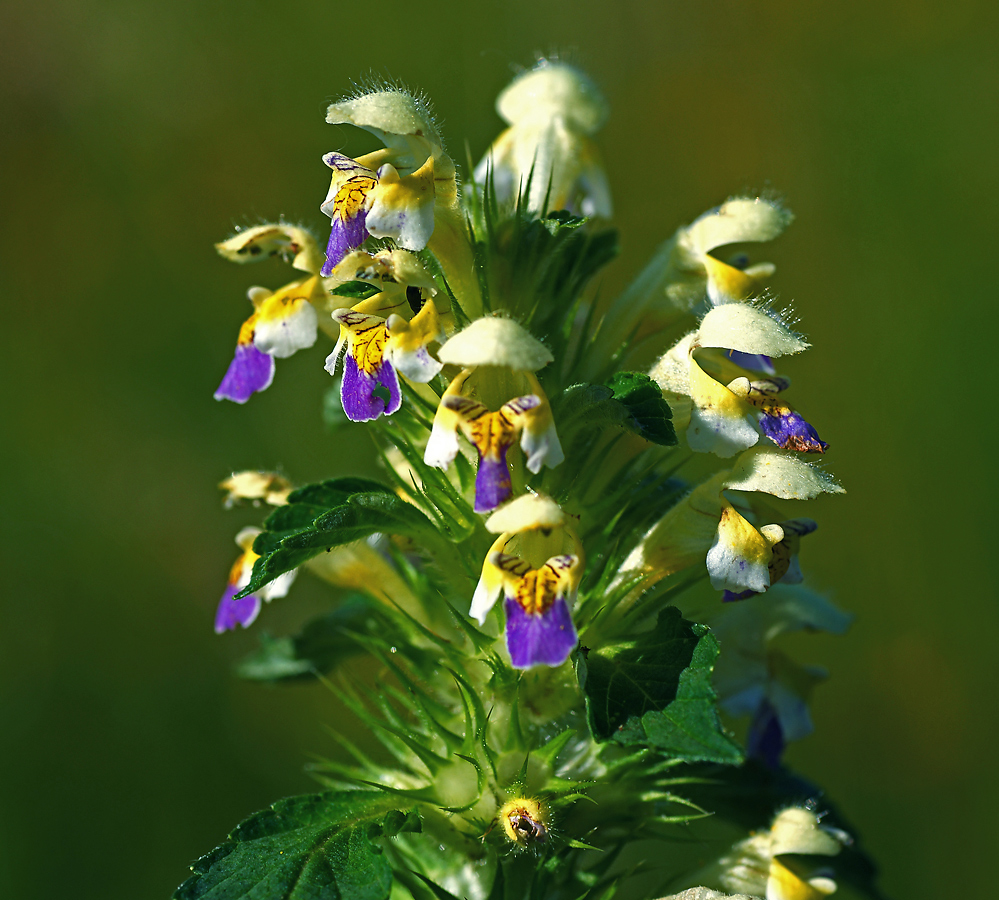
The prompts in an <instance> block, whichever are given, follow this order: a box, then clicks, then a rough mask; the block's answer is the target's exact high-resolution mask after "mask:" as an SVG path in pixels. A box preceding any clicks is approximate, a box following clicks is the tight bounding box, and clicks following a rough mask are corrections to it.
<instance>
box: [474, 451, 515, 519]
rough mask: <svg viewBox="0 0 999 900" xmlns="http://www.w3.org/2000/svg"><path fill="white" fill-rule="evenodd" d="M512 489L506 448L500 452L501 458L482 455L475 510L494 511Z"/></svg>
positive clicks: (476, 488) (482, 511)
mask: <svg viewBox="0 0 999 900" xmlns="http://www.w3.org/2000/svg"><path fill="white" fill-rule="evenodd" d="M511 491H512V488H511V485H510V469H509V467H508V466H507V462H506V448H503V450H502V451H501V452H500V456H499V459H494V458H492V457H491V456H480V457H479V470H478V472H476V474H475V511H476V512H477V513H487V512H492V511H493V510H494V509H496V507H498V506H501V505H502V504H503V503H505V502H506V500H507V499H508V498H509V496H510V493H511Z"/></svg>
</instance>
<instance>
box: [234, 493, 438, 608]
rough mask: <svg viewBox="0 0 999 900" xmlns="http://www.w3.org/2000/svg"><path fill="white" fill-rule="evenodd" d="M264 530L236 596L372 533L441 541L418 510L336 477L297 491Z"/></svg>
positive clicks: (254, 546)
mask: <svg viewBox="0 0 999 900" xmlns="http://www.w3.org/2000/svg"><path fill="white" fill-rule="evenodd" d="M355 491H360V493H355ZM264 528H265V529H266V530H265V531H263V532H262V533H261V534H259V535H257V538H256V540H255V541H254V542H253V549H254V552H256V553H259V554H260V559H258V560H257V561H256V562H255V563H254V564H253V573H252V575H251V576H250V581H249V583H248V584H247V585H246V587H244V588H243V589H242V590H241V591H240V592H239V593H238V594H237V595H236V596H237V598H238V597H245V596H247V595H248V594H252V593H253V592H254V591H257V590H259V589H260V588H262V587H263V586H264V585H265V584H267V583H268V582H270V581H273V580H274V579H275V578H277V577H278V576H279V575H281V574H283V573H284V572H289V571H291V570H292V569H295V568H297V567H298V566H300V565H302V564H303V563H306V562H308V561H309V560H310V559H312V557H314V556H318V555H319V554H320V553H323V552H325V551H327V550H331V549H332V548H333V547H339V546H341V545H343V544H349V543H350V542H351V541H358V540H361V539H362V538H366V537H368V536H369V535H372V534H377V533H385V534H400V535H405V536H407V537H412V538H414V539H416V540H418V541H422V542H424V543H430V542H435V541H437V540H439V539H440V533H439V532H438V531H437V529H436V527H435V526H434V524H433V523H432V522H431V521H430V520H429V519H428V518H427V517H426V516H425V515H424V514H423V513H422V512H420V510H419V509H417V508H416V507H415V506H413V505H412V504H411V503H407V502H406V501H405V500H403V499H401V498H400V497H397V496H396V495H395V494H393V493H392V492H391V489H389V488H387V487H385V486H384V485H382V484H379V483H378V482H374V481H368V480H367V479H366V478H334V479H331V480H330V481H324V482H322V483H320V484H313V485H308V486H307V487H304V488H300V489H299V490H297V491H293V492H292V493H291V494H290V495H289V497H288V504H287V505H286V506H281V507H278V508H277V509H276V510H275V511H274V512H273V513H271V515H270V516H269V517H268V518H267V520H266V521H265V522H264Z"/></svg>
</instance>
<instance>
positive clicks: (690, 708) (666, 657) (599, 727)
mask: <svg viewBox="0 0 999 900" xmlns="http://www.w3.org/2000/svg"><path fill="white" fill-rule="evenodd" d="M717 656H718V641H717V640H716V639H715V637H714V635H713V634H711V633H710V631H708V629H707V628H705V627H704V626H703V625H695V624H694V623H692V622H688V621H687V620H686V619H684V618H682V617H681V615H680V612H679V610H677V609H676V608H675V607H667V608H666V609H664V610H663V611H662V612H661V613H660V614H659V618H658V620H657V621H656V625H655V628H653V629H652V630H651V631H647V632H645V633H644V634H641V635H639V636H638V637H637V638H635V639H634V640H629V641H624V642H622V643H620V644H616V645H614V646H612V647H608V648H606V649H604V650H602V651H599V652H596V651H591V652H590V653H589V654H588V656H586V657H585V658H584V656H583V655H582V654H581V653H580V654H578V655H577V674H578V676H579V679H580V683H581V685H582V688H583V693H584V695H585V698H586V713H587V720H588V722H589V725H590V731H591V733H592V734H593V737H594V738H595V739H596V740H608V739H610V738H614V740H616V741H617V742H618V743H621V744H627V745H643V746H648V747H654V748H656V749H657V750H661V751H662V752H664V753H667V754H669V755H670V756H673V757H676V758H678V759H682V760H685V761H690V762H694V761H701V760H703V761H709V762H719V763H733V764H734V763H739V762H741V761H742V750H741V748H740V747H739V746H738V745H737V744H736V743H735V742H734V741H733V740H732V739H731V738H730V737H729V736H728V735H727V734H726V733H725V731H724V730H723V729H722V726H721V722H720V721H719V719H718V711H717V708H716V697H715V693H714V688H713V687H712V686H711V672H712V670H713V668H714V662H715V658H716V657H717Z"/></svg>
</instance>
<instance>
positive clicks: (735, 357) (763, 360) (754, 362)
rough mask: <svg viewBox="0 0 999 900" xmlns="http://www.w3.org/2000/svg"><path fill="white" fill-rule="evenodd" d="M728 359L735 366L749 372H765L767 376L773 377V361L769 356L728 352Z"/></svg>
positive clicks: (737, 351) (736, 351)
mask: <svg viewBox="0 0 999 900" xmlns="http://www.w3.org/2000/svg"><path fill="white" fill-rule="evenodd" d="M728 358H729V359H730V360H732V362H734V363H735V364H736V365H737V366H742V368H744V369H749V370H750V371H751V372H765V373H766V374H767V375H775V374H776V373H777V370H776V369H775V368H774V361H773V360H772V359H771V358H770V357H769V356H764V355H763V354H762V353H743V352H742V351H741V350H729V351H728Z"/></svg>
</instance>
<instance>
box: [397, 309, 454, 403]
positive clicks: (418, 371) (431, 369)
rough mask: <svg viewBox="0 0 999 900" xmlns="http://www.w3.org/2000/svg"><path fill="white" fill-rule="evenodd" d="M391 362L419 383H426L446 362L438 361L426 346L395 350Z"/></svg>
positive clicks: (403, 373)
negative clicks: (408, 349)
mask: <svg viewBox="0 0 999 900" xmlns="http://www.w3.org/2000/svg"><path fill="white" fill-rule="evenodd" d="M431 302H433V301H431ZM391 362H392V365H393V366H395V367H396V369H397V370H398V371H399V373H400V374H402V375H405V376H406V377H407V378H408V379H409V380H410V381H416V382H418V383H419V384H426V383H427V382H428V381H430V380H431V379H432V378H435V377H436V376H437V374H438V373H439V372H440V370H441V369H443V368H444V364H443V363H439V362H437V360H436V359H434V358H433V357H432V356H431V355H430V353H429V352H428V351H427V348H426V347H420V348H418V349H416V350H412V351H406V350H395V351H394V352H393V353H392V360H391Z"/></svg>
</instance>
